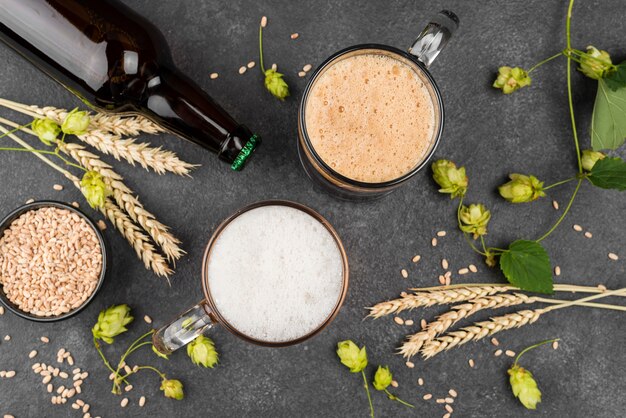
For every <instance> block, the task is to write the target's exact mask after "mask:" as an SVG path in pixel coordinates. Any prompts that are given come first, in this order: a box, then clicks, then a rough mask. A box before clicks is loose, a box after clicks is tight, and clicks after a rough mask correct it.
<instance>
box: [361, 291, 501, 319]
mask: <svg viewBox="0 0 626 418" xmlns="http://www.w3.org/2000/svg"><path fill="white" fill-rule="evenodd" d="M508 290H510V289H509V288H506V287H499V286H481V287H460V288H456V289H446V288H442V289H440V290H430V291H427V292H415V293H413V294H408V295H405V296H402V297H400V298H398V299H393V300H389V301H386V302H381V303H378V304H376V305H374V306H373V307H371V308H367V309H369V311H370V313H369V315H368V316H369V317H372V318H380V317H382V316H385V315H390V314H392V313H399V312H402V311H405V310H411V309H415V308H421V307H429V306H433V305H446V304H450V303H456V302H465V301H467V300H471V299H476V298H481V297H485V296H491V295H494V294H496V293H502V292H506V291H508Z"/></svg>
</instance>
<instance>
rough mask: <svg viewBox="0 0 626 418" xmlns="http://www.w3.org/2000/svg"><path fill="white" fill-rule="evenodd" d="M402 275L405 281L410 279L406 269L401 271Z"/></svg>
mask: <svg viewBox="0 0 626 418" xmlns="http://www.w3.org/2000/svg"><path fill="white" fill-rule="evenodd" d="M400 274H402V277H404V278H405V279H406V278H407V277H409V272H408V271H406V269H402V270H400Z"/></svg>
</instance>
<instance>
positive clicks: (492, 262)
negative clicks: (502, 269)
mask: <svg viewBox="0 0 626 418" xmlns="http://www.w3.org/2000/svg"><path fill="white" fill-rule="evenodd" d="M485 264H487V266H489V267H491V268H494V267H495V266H497V265H498V261H497V260H496V255H495V254H494V253H492V252H489V251H487V253H486V254H485Z"/></svg>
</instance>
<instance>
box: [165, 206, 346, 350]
mask: <svg viewBox="0 0 626 418" xmlns="http://www.w3.org/2000/svg"><path fill="white" fill-rule="evenodd" d="M202 287H203V289H204V296H205V299H204V300H203V301H202V302H200V303H199V304H197V305H196V306H194V307H192V308H191V309H188V310H187V311H186V312H184V313H183V314H181V315H180V316H179V317H178V318H176V319H175V320H174V321H172V322H171V323H170V324H168V325H166V326H164V327H163V328H161V329H159V330H158V331H157V332H156V333H155V334H154V337H153V342H154V346H155V348H156V349H157V350H159V351H160V352H161V353H163V354H169V353H171V352H173V351H174V350H177V349H178V348H180V347H182V346H184V345H185V344H187V343H189V342H191V341H192V340H193V339H195V338H196V337H197V336H198V335H200V334H201V333H204V332H206V331H208V330H209V329H210V328H212V327H213V326H214V325H216V324H220V325H222V326H224V327H225V328H226V329H227V330H229V331H230V332H231V333H233V334H235V335H237V336H238V337H240V338H242V339H244V340H246V341H249V342H252V343H255V344H260V345H264V346H269V347H280V346H285V345H291V344H297V343H299V342H302V341H304V340H306V339H308V338H310V337H312V336H313V335H315V334H317V333H318V332H320V331H321V330H322V329H324V328H325V327H326V326H327V325H328V324H329V323H330V322H331V321H332V320H333V318H334V317H335V316H336V315H337V313H338V312H339V308H340V307H341V305H342V303H343V300H344V298H345V297H346V292H347V290H348V260H347V257H346V253H345V251H344V249H343V245H342V243H341V241H340V239H339V236H338V235H337V232H335V230H334V229H333V227H332V226H331V225H330V224H329V223H328V221H326V220H325V219H324V218H323V217H322V216H321V215H319V214H318V213H317V212H315V211H313V210H312V209H309V208H307V207H306V206H303V205H300V204H298V203H293V202H288V201H271V200H270V201H265V202H259V203H256V204H253V205H250V206H248V207H246V208H244V209H242V210H240V211H239V212H237V213H235V214H234V215H232V216H231V217H230V218H228V219H226V220H225V221H224V222H223V223H222V224H221V225H220V226H219V227H218V228H217V230H216V231H215V233H214V234H213V237H212V238H211V240H210V241H209V244H208V245H207V249H206V252H205V255H204V263H203V267H202Z"/></svg>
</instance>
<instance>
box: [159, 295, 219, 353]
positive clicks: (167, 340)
mask: <svg viewBox="0 0 626 418" xmlns="http://www.w3.org/2000/svg"><path fill="white" fill-rule="evenodd" d="M210 312H211V309H210V308H209V306H208V304H207V302H206V300H203V301H202V302H200V303H198V304H197V305H195V306H193V307H192V308H190V309H188V310H186V311H185V312H183V313H182V314H180V315H179V316H178V317H177V318H176V319H174V320H173V321H171V322H170V323H169V324H167V325H164V326H163V327H161V328H159V329H158V330H157V331H156V332H155V333H154V335H153V336H152V344H153V345H154V348H156V349H157V350H158V351H159V352H160V353H162V354H165V355H169V354H171V353H173V352H174V351H176V350H178V349H179V348H181V347H184V346H185V345H187V344H189V343H190V342H191V341H193V340H195V339H196V337H198V336H199V335H200V334H204V333H206V332H207V331H208V330H210V329H211V328H213V327H214V326H215V325H216V322H215V320H214V319H213V317H212V316H211V314H210Z"/></svg>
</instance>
